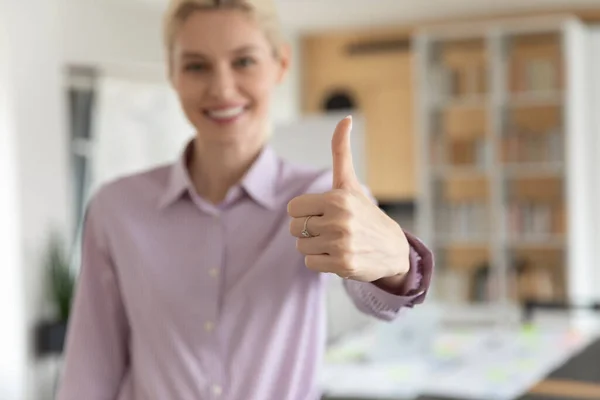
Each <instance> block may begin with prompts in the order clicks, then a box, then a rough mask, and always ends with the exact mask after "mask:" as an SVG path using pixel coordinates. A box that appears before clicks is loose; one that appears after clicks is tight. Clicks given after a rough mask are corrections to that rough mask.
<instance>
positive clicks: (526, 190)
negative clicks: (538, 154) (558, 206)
mask: <svg viewBox="0 0 600 400" xmlns="http://www.w3.org/2000/svg"><path fill="white" fill-rule="evenodd" d="M511 192H512V195H513V196H514V198H515V199H519V200H529V201H544V202H545V201H549V200H553V201H555V202H561V201H562V199H563V198H564V188H563V181H562V179H557V178H527V179H519V180H515V181H514V182H513V183H512V185H511Z"/></svg>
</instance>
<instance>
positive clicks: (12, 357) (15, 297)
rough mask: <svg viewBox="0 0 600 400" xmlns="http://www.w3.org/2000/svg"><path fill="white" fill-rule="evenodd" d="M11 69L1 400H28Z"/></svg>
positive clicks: (1, 36)
mask: <svg viewBox="0 0 600 400" xmlns="http://www.w3.org/2000/svg"><path fill="white" fill-rule="evenodd" d="M8 19H9V14H8V5H7V4H6V2H5V1H4V0H2V1H0V60H6V59H8V57H9V55H10V53H11V49H9V47H8V46H9V40H8V36H7V35H8V33H9V30H8V29H7V28H8ZM10 67H11V65H9V63H7V62H0V221H1V222H0V265H1V266H2V267H0V319H2V323H3V326H4V329H2V332H1V333H0V354H2V357H0V398H2V399H7V400H13V399H20V398H22V397H23V395H22V393H23V390H24V387H25V385H24V381H25V374H26V358H27V343H26V339H25V337H26V328H25V326H26V321H25V314H24V300H25V299H24V295H23V291H22V290H21V289H22V287H23V275H22V273H21V272H22V269H21V266H22V254H21V237H20V229H19V228H20V224H19V217H20V209H19V206H18V204H19V192H18V184H17V178H18V177H17V173H18V171H17V159H16V151H17V137H16V133H15V129H14V118H13V109H12V103H13V99H12V96H11V95H12V93H13V92H14V90H13V88H12V87H10V82H11V79H10V77H11V75H12V71H11V68H10Z"/></svg>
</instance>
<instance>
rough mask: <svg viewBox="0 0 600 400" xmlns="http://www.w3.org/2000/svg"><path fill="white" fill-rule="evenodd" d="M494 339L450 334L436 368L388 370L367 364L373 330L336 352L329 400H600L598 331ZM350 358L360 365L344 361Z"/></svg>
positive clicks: (327, 385) (327, 379) (328, 372)
mask: <svg viewBox="0 0 600 400" xmlns="http://www.w3.org/2000/svg"><path fill="white" fill-rule="evenodd" d="M488 334H489V332H485V331H482V332H462V333H458V334H457V333H456V332H443V333H441V334H440V335H438V336H439V337H438V338H437V340H436V346H435V347H436V350H435V357H434V358H433V360H432V361H431V362H429V363H423V362H421V363H419V362H415V363H411V364H402V363H397V364H395V365H383V364H379V363H374V362H370V361H368V360H366V359H365V355H366V354H367V353H368V351H369V348H370V346H372V345H373V343H374V341H376V337H377V336H376V335H374V334H373V332H369V331H366V332H364V333H363V334H362V338H361V337H360V335H359V336H356V337H354V338H352V339H350V340H348V341H347V342H346V343H340V344H339V345H338V346H337V347H336V348H333V349H332V351H331V352H330V353H329V358H328V363H327V365H326V367H325V370H324V375H323V378H324V381H323V388H324V390H325V393H329V394H330V396H329V397H326V399H329V400H346V399H352V400H353V399H361V400H365V399H369V400H379V399H382V400H383V399H385V400H392V399H393V400H415V399H418V400H515V399H518V400H589V399H596V400H599V399H600V368H598V367H597V365H598V360H600V340H597V338H598V335H597V334H596V333H595V332H583V331H576V330H570V329H566V330H565V329H555V330H553V331H552V330H548V331H538V332H532V331H515V332H512V333H509V335H508V336H506V337H504V338H503V339H501V342H502V343H500V344H499V345H498V346H495V347H494V346H492V347H490V346H489V345H488V344H486V339H485V338H486V335H488ZM511 335H512V336H513V337H510V336H511ZM584 349H585V351H583V350H584ZM344 356H346V357H348V358H347V360H354V361H355V362H354V363H353V362H352V361H350V362H344V361H343V360H344ZM569 360H570V361H569ZM356 361H358V362H356ZM444 363H445V364H444ZM590 366H591V368H590ZM594 366H596V367H595V368H594ZM553 371H554V372H553ZM546 377H548V379H547V380H544V379H545V378H546ZM552 395H555V397H552ZM444 396H450V397H444ZM561 396H562V397H561ZM565 396H567V397H565ZM568 396H570V397H568Z"/></svg>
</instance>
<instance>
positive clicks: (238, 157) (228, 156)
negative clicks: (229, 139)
mask: <svg viewBox="0 0 600 400" xmlns="http://www.w3.org/2000/svg"><path fill="white" fill-rule="evenodd" d="M262 146H263V143H257V144H254V145H253V144H250V143H244V144H231V143H217V144H214V143H203V142H202V141H200V140H198V139H196V140H194V145H193V148H192V152H193V153H192V154H191V158H190V162H189V165H188V169H189V174H190V178H191V180H192V183H193V185H194V187H195V189H196V192H197V193H198V194H199V195H200V196H202V198H204V199H206V200H207V201H210V202H211V203H213V204H219V203H221V202H222V201H223V200H224V199H225V197H226V196H227V192H228V191H229V189H230V188H231V187H232V186H234V185H235V184H237V183H238V182H239V181H240V180H241V179H242V178H243V177H244V175H245V174H246V172H247V171H248V169H249V168H250V167H251V166H252V164H253V163H254V161H255V160H256V158H257V157H258V155H259V153H260V151H261V149H262Z"/></svg>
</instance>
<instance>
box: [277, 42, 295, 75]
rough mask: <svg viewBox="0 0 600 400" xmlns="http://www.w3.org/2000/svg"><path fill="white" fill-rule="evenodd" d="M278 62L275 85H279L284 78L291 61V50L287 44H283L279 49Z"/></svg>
mask: <svg viewBox="0 0 600 400" xmlns="http://www.w3.org/2000/svg"><path fill="white" fill-rule="evenodd" d="M278 61H279V76H278V77H277V83H281V82H283V80H284V79H285V78H286V76H287V73H288V71H289V69H290V64H291V61H292V48H291V46H290V45H289V43H284V44H282V45H281V46H280V47H279V54H278Z"/></svg>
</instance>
